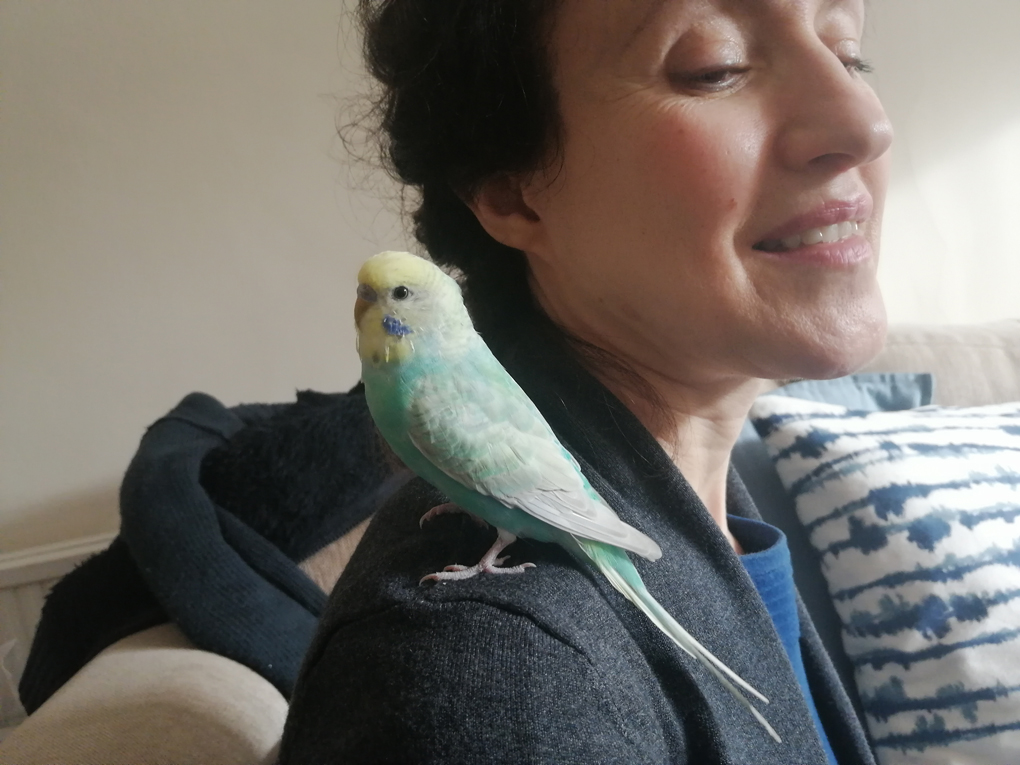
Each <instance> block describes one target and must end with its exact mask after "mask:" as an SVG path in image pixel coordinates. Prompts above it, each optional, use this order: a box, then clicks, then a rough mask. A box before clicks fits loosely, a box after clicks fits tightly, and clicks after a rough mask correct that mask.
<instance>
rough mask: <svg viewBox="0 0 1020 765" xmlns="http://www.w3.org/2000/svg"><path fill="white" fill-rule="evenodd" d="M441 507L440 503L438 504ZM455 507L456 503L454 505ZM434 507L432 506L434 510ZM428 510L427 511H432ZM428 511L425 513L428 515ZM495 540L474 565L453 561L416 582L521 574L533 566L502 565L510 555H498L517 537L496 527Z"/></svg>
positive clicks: (531, 564) (533, 565) (529, 564)
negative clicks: (484, 575) (486, 575)
mask: <svg viewBox="0 0 1020 765" xmlns="http://www.w3.org/2000/svg"><path fill="white" fill-rule="evenodd" d="M440 507H442V505H440ZM454 507H456V505H455V506H454ZM435 509H436V508H433V510H435ZM433 510H430V511H429V513H431V512H433ZM440 512H450V511H449V510H442V511H440ZM429 513H426V515H428V514H429ZM497 532H498V533H497V535H496V541H495V542H494V543H493V545H492V547H490V548H489V551H488V552H487V553H485V555H483V556H482V559H481V560H480V561H478V563H477V564H475V565H474V566H461V565H460V564H457V563H454V564H453V565H451V566H447V567H446V568H444V569H443V570H442V571H437V572H436V573H434V574H428V575H426V576H423V577H422V578H421V579H420V580H419V581H418V584H424V583H425V582H447V581H450V580H456V579H470V578H471V577H473V576H477V575H478V574H523V573H524V572H525V571H527V570H528V569H529V568H535V564H534V563H522V564H520V565H519V566H504V565H502V564H503V562H504V561H506V559H507V558H508V557H510V556H508V555H504V556H502V557H498V556H499V554H500V553H501V552H503V550H504V549H505V548H506V547H508V546H509V545H511V544H513V543H514V542H515V541H517V537H515V536H514V535H513V534H511V533H510V532H509V531H504V530H503V529H497Z"/></svg>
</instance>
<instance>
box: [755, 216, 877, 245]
mask: <svg viewBox="0 0 1020 765" xmlns="http://www.w3.org/2000/svg"><path fill="white" fill-rule="evenodd" d="M859 230H860V226H859V225H858V224H857V221H852V220H845V221H843V222H842V223H833V224H832V225H831V226H823V227H822V228H809V229H808V230H807V231H802V232H800V233H799V234H794V235H793V236H788V237H786V238H784V239H766V240H765V241H763V242H759V243H758V244H756V245H755V249H757V250H764V251H765V252H783V251H785V250H796V249H797V248H798V247H805V246H807V245H812V244H821V243H823V242H824V243H826V244H831V243H832V242H839V241H842V240H843V239H849V238H850V237H851V236H853V235H854V234H856V233H857V232H858V231H859Z"/></svg>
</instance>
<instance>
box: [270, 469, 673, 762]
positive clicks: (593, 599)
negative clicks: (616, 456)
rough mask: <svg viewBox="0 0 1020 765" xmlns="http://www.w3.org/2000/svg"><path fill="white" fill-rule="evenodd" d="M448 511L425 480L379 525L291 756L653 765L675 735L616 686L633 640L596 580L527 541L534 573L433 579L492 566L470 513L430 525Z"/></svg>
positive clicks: (307, 685) (331, 621)
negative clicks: (613, 647)
mask: <svg viewBox="0 0 1020 765" xmlns="http://www.w3.org/2000/svg"><path fill="white" fill-rule="evenodd" d="M442 501H443V497H442V496H441V495H439V494H438V493H437V492H436V491H435V490H434V489H432V488H431V487H430V486H429V485H428V484H426V483H424V482H422V481H417V480H415V481H412V482H411V483H410V484H409V485H408V486H406V487H405V488H404V489H402V490H401V491H400V492H399V493H398V494H397V495H396V496H394V498H393V499H392V500H391V501H390V502H389V503H387V505H386V506H385V507H383V508H381V509H380V511H379V513H378V514H377V516H376V518H375V519H374V520H373V523H372V526H371V527H370V528H369V530H368V531H367V532H366V534H365V538H364V540H363V541H362V543H361V545H360V546H359V548H358V551H357V552H356V553H355V556H354V558H352V560H351V563H350V564H349V567H348V570H347V571H345V572H344V575H343V577H341V579H340V581H339V582H338V584H337V587H336V589H335V590H334V592H333V594H332V596H331V599H330V604H329V606H328V608H327V611H326V613H325V614H324V617H323V621H322V623H321V626H320V629H319V633H318V635H317V636H316V639H315V641H314V642H313V645H312V647H311V649H310V651H309V654H308V656H307V657H306V660H305V666H304V669H303V671H302V677H301V679H300V680H299V682H298V686H297V688H296V690H295V694H294V698H293V699H292V706H291V715H290V717H289V719H288V724H287V732H286V734H285V738H284V747H283V754H285V755H286V757H284V758H283V759H281V762H291V761H293V762H299V761H300V762H304V761H317V760H316V758H317V757H323V756H325V755H326V754H329V755H330V756H333V755H341V754H342V755H343V756H344V757H345V758H347V759H350V758H353V759H354V761H362V759H359V758H367V759H365V761H367V760H372V758H375V759H374V760H373V761H378V760H379V758H380V757H381V758H383V759H385V757H383V755H385V756H386V757H390V756H392V757H393V758H395V759H397V760H401V761H417V762H429V761H443V762H461V761H465V762H468V761H472V762H487V761H490V759H491V757H492V756H493V754H494V753H495V752H499V753H500V759H501V761H516V760H520V761H528V762H580V761H581V759H578V756H579V755H582V756H583V757H587V758H588V759H591V757H593V756H595V754H596V753H597V752H601V753H603V754H606V755H608V759H606V758H604V757H603V758H602V760H601V761H607V762H612V761H621V762H623V761H641V760H642V759H643V758H642V757H638V758H637V760H635V759H634V754H635V752H634V749H633V742H635V741H637V740H641V739H644V740H646V741H654V740H657V739H661V736H660V737H655V736H652V737H649V736H648V735H647V733H648V731H647V730H644V729H643V726H642V725H638V726H635V724H634V722H633V717H634V710H639V709H641V708H642V706H643V705H647V702H648V700H647V699H637V698H630V697H629V696H628V695H627V694H625V693H623V692H622V691H621V690H620V688H614V687H613V677H614V673H613V672H612V671H611V670H610V669H608V668H607V666H606V662H605V656H606V655H607V653H606V647H605V645H603V643H604V641H605V640H606V634H607V632H608V633H614V632H615V633H618V634H619V636H621V638H622V639H623V640H625V641H626V640H627V639H628V638H627V637H625V636H626V635H627V630H626V628H625V627H624V625H622V624H620V625H618V627H617V629H615V630H614V629H613V627H612V626H611V625H610V624H609V623H608V622H609V621H618V619H617V617H616V616H615V615H614V613H613V609H612V608H611V607H610V606H609V604H608V603H607V602H606V600H605V599H604V598H603V597H601V596H600V594H599V593H598V592H597V587H596V585H595V584H594V582H593V578H592V576H591V575H590V574H589V573H588V572H586V571H585V570H584V569H582V568H581V567H579V566H578V565H577V564H575V563H574V562H573V561H572V559H571V558H570V557H569V556H568V555H567V553H566V552H564V551H562V550H559V548H556V547H555V546H552V545H542V544H532V543H528V542H526V541H519V542H517V543H515V544H514V546H513V547H512V548H511V549H510V550H509V552H510V553H511V555H512V556H513V557H512V559H511V560H510V561H509V562H510V563H513V562H520V561H523V560H528V561H531V562H534V563H536V567H535V568H533V569H528V570H527V571H526V572H525V573H523V574H513V575H492V574H488V575H486V574H483V575H480V576H477V577H475V578H473V579H469V580H466V581H454V582H446V583H439V584H433V583H426V584H419V580H420V579H421V577H422V576H424V575H426V574H428V573H431V572H433V571H437V570H441V569H442V568H443V567H444V566H446V565H449V564H451V563H466V564H473V563H475V562H477V560H478V558H479V557H480V556H481V555H482V554H483V553H484V552H485V550H486V549H487V548H488V546H489V544H490V543H491V542H492V538H493V536H494V533H495V532H494V531H493V530H492V529H486V528H482V527H481V526H480V525H478V524H477V523H476V522H474V521H473V520H472V519H471V518H469V517H467V516H462V515H443V516H440V517H439V518H437V519H435V520H434V521H430V522H428V523H426V524H425V528H419V526H418V519H419V518H420V517H421V515H422V514H424V513H425V512H426V511H427V510H429V509H430V508H431V507H432V506H434V505H436V504H440V503H441V502H442ZM624 653H627V651H624ZM634 656H635V658H637V659H638V660H639V661H642V659H641V658H640V655H639V654H634ZM645 708H647V707H645ZM564 725H566V726H570V727H572V728H574V729H575V730H576V731H577V733H578V734H579V735H581V736H582V737H583V738H584V743H579V742H578V741H576V740H574V738H573V737H570V738H564V736H563V731H562V730H560V729H561V728H562V726H564ZM490 738H491V740H489V739H490ZM310 742H317V743H310ZM511 744H512V746H515V747H520V750H519V751H516V752H510V753H509V754H512V755H514V756H512V757H509V760H508V759H507V755H508V752H507V751H506V748H507V746H510V745H511ZM645 746H646V745H645V744H642V747H645ZM309 747H310V748H309ZM437 752H445V753H447V754H444V755H443V756H442V757H439V756H438V755H437ZM454 753H455V754H454ZM614 753H615V754H614ZM288 757H289V758H291V759H287V758H288ZM437 757H438V759H436V758H437Z"/></svg>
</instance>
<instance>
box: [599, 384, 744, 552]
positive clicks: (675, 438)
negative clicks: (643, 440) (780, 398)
mask: <svg viewBox="0 0 1020 765" xmlns="http://www.w3.org/2000/svg"><path fill="white" fill-rule="evenodd" d="M632 371H633V372H634V374H637V375H638V376H639V377H640V378H641V380H642V381H643V383H644V384H643V385H641V386H637V385H635V384H634V381H629V380H628V379H626V378H625V377H624V376H622V375H620V374H619V373H613V372H610V373H608V374H605V373H602V374H600V372H599V371H598V370H596V372H595V374H596V376H597V377H599V378H600V380H601V381H602V383H603V384H604V385H606V387H608V388H609V389H610V390H611V391H612V392H613V393H614V394H615V395H616V396H617V397H618V398H619V399H620V400H621V401H623V402H624V404H625V405H626V406H627V408H629V409H630V410H631V411H632V412H633V413H634V415H635V416H636V417H637V418H638V419H639V420H640V421H641V422H642V424H644V426H645V427H647V428H648V429H649V431H650V432H651V433H652V434H653V435H654V436H655V438H656V440H658V442H659V443H660V444H661V445H662V448H663V449H664V450H665V451H666V453H667V454H668V455H669V456H670V458H671V459H672V460H673V462H674V464H676V466H677V468H678V469H679V470H680V473H681V474H682V475H683V476H684V478H685V479H686V480H687V483H689V484H690V485H691V488H692V489H694V491H695V493H696V494H697V495H698V497H699V498H700V499H701V501H702V502H703V503H704V505H705V507H706V508H707V509H708V512H709V514H710V515H711V516H712V518H713V519H714V520H715V522H716V524H717V525H718V526H719V529H720V530H721V531H722V533H723V535H724V536H725V537H726V539H727V540H728V541H729V543H730V545H731V546H732V547H733V548H734V549H735V550H736V551H737V552H738V553H741V552H742V550H741V549H740V545H739V543H738V542H737V540H736V538H735V537H734V536H733V534H732V533H731V532H730V529H729V524H728V523H727V520H726V508H727V501H726V498H727V493H726V485H727V477H728V475H729V467H730V453H731V452H732V450H733V446H734V444H736V442H737V438H738V436H739V435H740V430H741V428H742V427H743V425H744V421H745V420H746V418H747V412H748V410H749V409H750V408H751V404H752V403H753V402H754V399H755V397H756V396H757V395H758V394H759V393H760V392H761V390H762V388H763V381H761V380H759V379H756V378H745V379H739V380H738V379H733V380H728V381H725V382H721V383H717V384H715V385H713V386H692V385H684V384H681V383H680V382H679V381H677V380H673V379H664V378H662V377H660V376H659V375H656V374H655V373H654V372H652V371H650V370H647V369H632ZM639 387H640V388H647V390H644V391H642V390H636V388H639ZM650 391H654V394H655V395H654V397H651V396H649V395H648V393H649V392H650Z"/></svg>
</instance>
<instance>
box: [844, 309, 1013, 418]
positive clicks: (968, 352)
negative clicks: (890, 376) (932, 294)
mask: <svg viewBox="0 0 1020 765" xmlns="http://www.w3.org/2000/svg"><path fill="white" fill-rule="evenodd" d="M861 371H864V372H931V373H933V374H934V376H935V398H934V403H936V404H943V405H952V406H980V405H983V404H999V403H1005V402H1008V401H1020V319H1008V320H1005V321H997V322H993V323H988V324H970V325H945V326H939V325H933V324H896V325H892V326H890V328H889V335H888V337H887V339H886V345H885V349H884V350H883V351H882V353H881V354H879V356H878V357H877V358H876V359H875V360H874V361H873V362H871V363H870V364H868V365H867V366H866V367H865V368H864V369H863V370H861Z"/></svg>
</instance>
